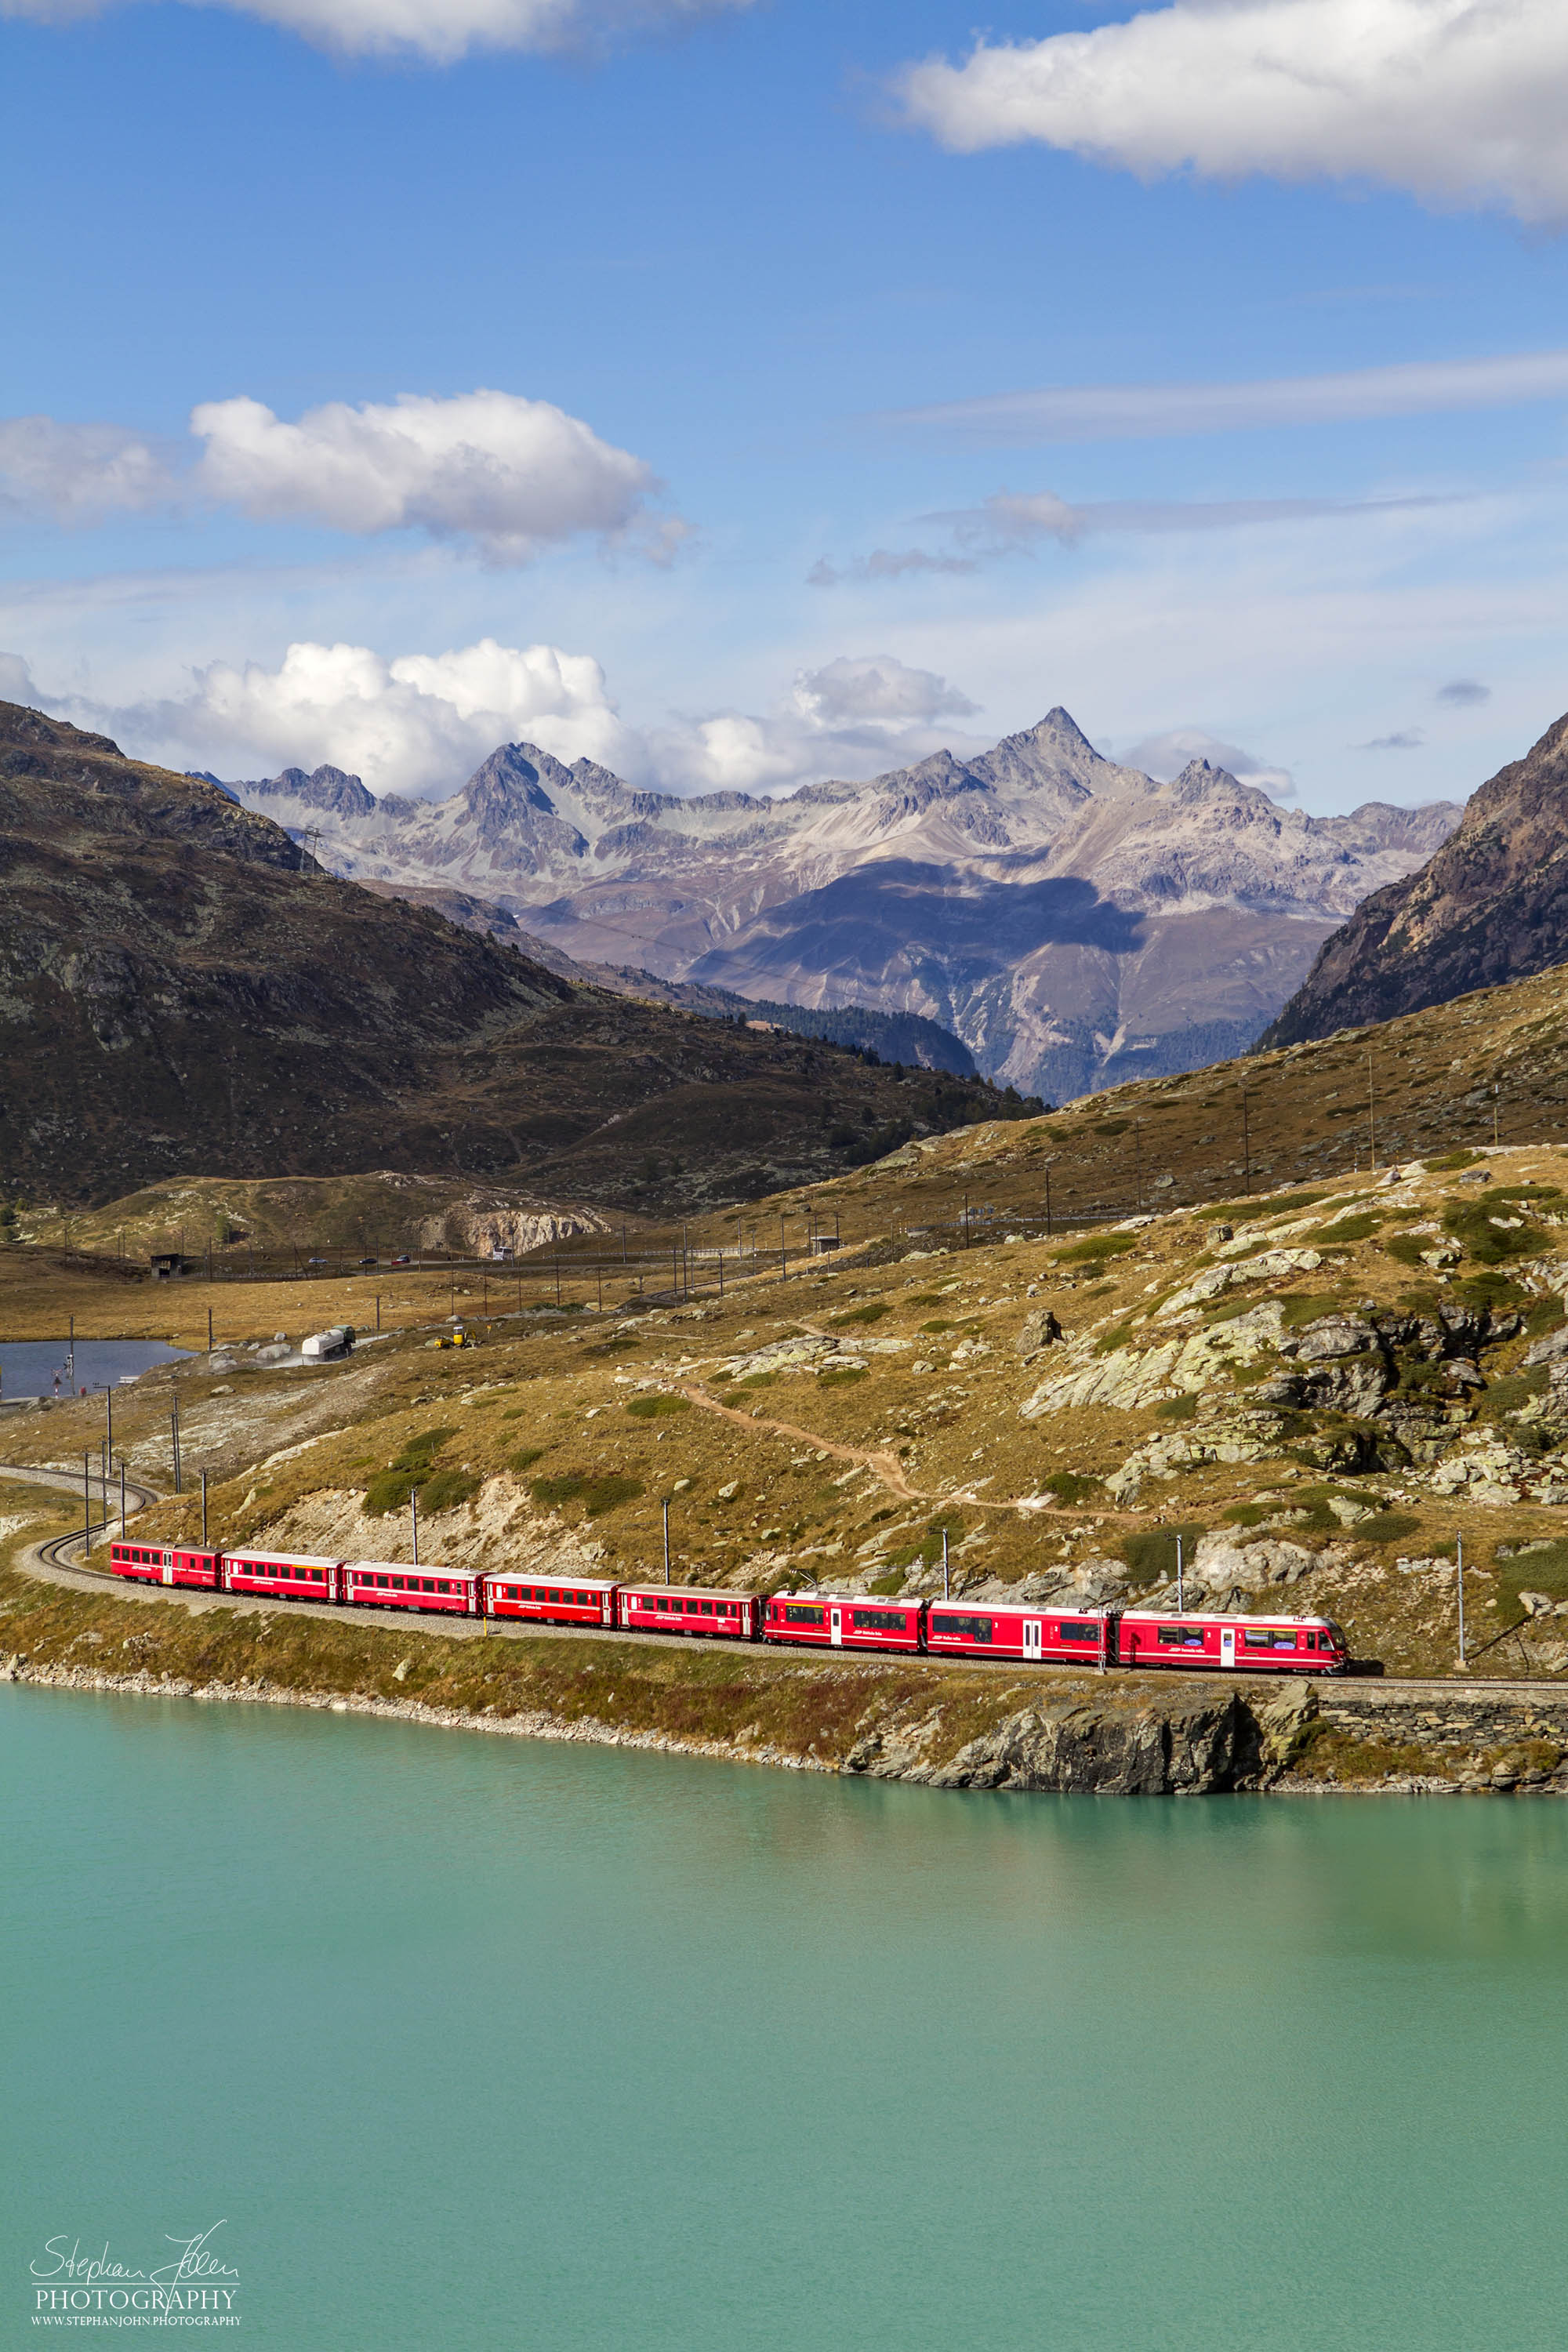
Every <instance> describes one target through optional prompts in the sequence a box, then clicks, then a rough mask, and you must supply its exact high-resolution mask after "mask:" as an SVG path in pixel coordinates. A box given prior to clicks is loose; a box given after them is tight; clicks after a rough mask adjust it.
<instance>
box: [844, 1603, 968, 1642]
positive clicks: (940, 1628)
mask: <svg viewBox="0 0 1568 2352" xmlns="http://www.w3.org/2000/svg"><path fill="white" fill-rule="evenodd" d="M860 1615H861V1612H860V1611H859V1610H857V1611H856V1612H855V1622H856V1623H857V1624H858V1623H859V1622H860ZM895 1622H899V1623H901V1622H902V1619H901V1618H900V1619H898V1620H895ZM931 1632H932V1633H947V1634H951V1635H953V1636H955V1637H956V1638H957V1639H959V1640H961V1641H964V1642H991V1641H994V1639H995V1631H994V1627H993V1625H992V1622H991V1620H990V1618H989V1617H933V1618H932V1619H931Z"/></svg>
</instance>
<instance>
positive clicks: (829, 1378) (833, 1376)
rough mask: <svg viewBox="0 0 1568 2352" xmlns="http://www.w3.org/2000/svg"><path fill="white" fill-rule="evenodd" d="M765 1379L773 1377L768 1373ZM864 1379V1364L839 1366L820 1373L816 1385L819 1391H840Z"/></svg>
mask: <svg viewBox="0 0 1568 2352" xmlns="http://www.w3.org/2000/svg"><path fill="white" fill-rule="evenodd" d="M767 1377H768V1379H769V1380H772V1379H773V1374H772V1373H771V1372H770V1373H769V1374H768V1375H767ZM865 1378H866V1367H865V1365H864V1364H839V1365H838V1366H837V1368H836V1369H835V1370H833V1371H831V1372H823V1373H821V1374H820V1375H819V1376H818V1379H817V1383H816V1385H817V1387H818V1388H819V1389H842V1388H847V1387H848V1385H849V1383H850V1381H863V1380H864V1379H865ZM748 1385H749V1383H748Z"/></svg>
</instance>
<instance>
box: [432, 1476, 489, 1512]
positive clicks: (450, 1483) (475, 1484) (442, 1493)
mask: <svg viewBox="0 0 1568 2352" xmlns="http://www.w3.org/2000/svg"><path fill="white" fill-rule="evenodd" d="M478 1493H479V1480H478V1479H477V1478H476V1477H474V1476H473V1475H472V1474H471V1473H470V1472H469V1471H467V1470H437V1473H436V1475H435V1476H434V1477H433V1478H431V1479H429V1480H427V1481H426V1484H425V1485H424V1486H421V1487H420V1489H419V1507H420V1509H421V1510H422V1511H428V1512H430V1513H431V1514H432V1516H434V1514H435V1513H436V1512H437V1511H455V1510H456V1509H457V1508H458V1505H459V1504H460V1503H466V1502H467V1501H468V1497H469V1496H471V1495H477V1494H478Z"/></svg>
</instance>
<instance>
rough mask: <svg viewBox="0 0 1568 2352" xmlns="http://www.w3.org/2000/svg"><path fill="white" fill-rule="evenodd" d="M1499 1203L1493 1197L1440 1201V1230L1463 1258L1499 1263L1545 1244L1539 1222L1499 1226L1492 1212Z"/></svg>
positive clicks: (1526, 1253) (1478, 1262)
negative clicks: (1441, 1225) (1511, 1228)
mask: <svg viewBox="0 0 1568 2352" xmlns="http://www.w3.org/2000/svg"><path fill="white" fill-rule="evenodd" d="M1499 1206H1500V1202H1497V1201H1495V1200H1485V1199H1482V1200H1479V1201H1446V1202H1444V1204H1443V1230H1444V1232H1445V1233H1447V1234H1452V1235H1453V1237H1454V1239H1455V1240H1456V1241H1457V1242H1458V1244H1459V1246H1460V1248H1461V1249H1462V1250H1463V1251H1464V1253H1465V1255H1466V1256H1467V1257H1473V1258H1474V1259H1475V1260H1476V1262H1477V1264H1478V1265H1503V1264H1505V1263H1506V1261H1507V1260H1508V1259H1509V1258H1514V1257H1533V1256H1534V1255H1536V1253H1537V1252H1538V1251H1540V1250H1542V1249H1544V1248H1545V1247H1546V1235H1545V1234H1543V1233H1542V1230H1541V1227H1540V1226H1539V1225H1532V1224H1530V1223H1524V1224H1521V1225H1520V1226H1518V1227H1517V1228H1516V1229H1514V1230H1513V1231H1511V1232H1510V1231H1509V1230H1508V1229H1506V1228H1505V1227H1504V1226H1502V1225H1500V1224H1499V1223H1497V1221H1496V1219H1495V1217H1494V1215H1493V1211H1494V1210H1495V1209H1496V1208H1497V1207H1499Z"/></svg>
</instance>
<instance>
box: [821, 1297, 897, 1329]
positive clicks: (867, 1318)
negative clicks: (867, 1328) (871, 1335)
mask: <svg viewBox="0 0 1568 2352" xmlns="http://www.w3.org/2000/svg"><path fill="white" fill-rule="evenodd" d="M887 1311H888V1308H887V1304H886V1301H885V1300H882V1299H879V1298H873V1299H869V1300H868V1302H867V1304H866V1305H865V1306H864V1307H851V1308H850V1309H849V1311H848V1313H847V1315H830V1316H829V1317H828V1318H827V1319H828V1321H829V1322H830V1323H831V1324H832V1325H833V1327H834V1328H835V1329H836V1330H839V1331H841V1330H842V1329H843V1328H844V1327H845V1325H846V1324H848V1323H879V1322H880V1321H881V1319H882V1318H883V1316H884V1315H885V1314H886V1313H887Z"/></svg>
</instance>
